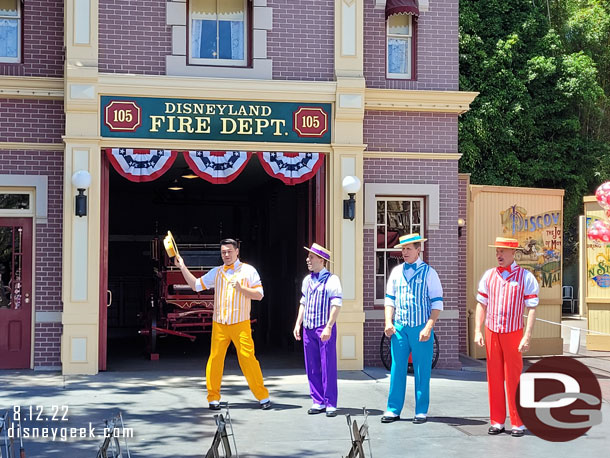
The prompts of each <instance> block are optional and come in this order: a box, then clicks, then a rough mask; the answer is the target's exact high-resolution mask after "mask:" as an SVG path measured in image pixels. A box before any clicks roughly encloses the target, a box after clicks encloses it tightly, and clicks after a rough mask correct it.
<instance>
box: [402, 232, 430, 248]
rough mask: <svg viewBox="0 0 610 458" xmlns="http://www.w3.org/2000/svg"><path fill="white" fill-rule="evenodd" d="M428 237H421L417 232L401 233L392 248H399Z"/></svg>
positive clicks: (423, 240)
mask: <svg viewBox="0 0 610 458" xmlns="http://www.w3.org/2000/svg"><path fill="white" fill-rule="evenodd" d="M426 240H428V239H425V238H423V237H422V236H421V235H419V234H418V233H417V232H414V233H413V234H407V235H401V236H400V238H399V239H398V245H394V248H401V247H403V246H405V245H408V244H409V243H417V242H425V241H426Z"/></svg>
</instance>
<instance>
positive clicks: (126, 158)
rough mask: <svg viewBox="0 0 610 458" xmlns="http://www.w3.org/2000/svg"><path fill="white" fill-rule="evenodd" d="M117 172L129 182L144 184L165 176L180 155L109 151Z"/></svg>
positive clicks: (124, 150) (167, 151)
mask: <svg viewBox="0 0 610 458" xmlns="http://www.w3.org/2000/svg"><path fill="white" fill-rule="evenodd" d="M106 154H107V156H108V159H109V160H110V163H111V164H112V165H113V166H114V168H115V170H116V171H117V172H119V174H121V175H122V176H124V177H125V178H127V179H128V180H129V181H133V182H136V183H143V182H146V181H153V180H156V179H157V178H159V177H160V176H161V175H163V174H164V173H165V172H166V171H167V170H168V169H169V168H170V167H171V166H172V164H173V163H174V161H175V160H176V157H178V153H177V152H176V151H170V150H164V149H150V150H149V149H129V148H112V149H107V150H106Z"/></svg>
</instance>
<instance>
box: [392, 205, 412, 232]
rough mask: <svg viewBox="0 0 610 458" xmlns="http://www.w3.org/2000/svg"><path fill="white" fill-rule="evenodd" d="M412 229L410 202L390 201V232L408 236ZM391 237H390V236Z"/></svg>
mask: <svg viewBox="0 0 610 458" xmlns="http://www.w3.org/2000/svg"><path fill="white" fill-rule="evenodd" d="M410 229H411V205H410V202H409V201H405V202H403V201H388V232H389V231H397V232H399V234H400V235H404V234H408V233H409V232H410ZM388 237H389V235H388Z"/></svg>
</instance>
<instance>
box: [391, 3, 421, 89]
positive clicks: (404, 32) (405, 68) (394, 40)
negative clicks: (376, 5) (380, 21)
mask: <svg viewBox="0 0 610 458" xmlns="http://www.w3.org/2000/svg"><path fill="white" fill-rule="evenodd" d="M414 22H415V21H413V16H412V15H410V14H393V15H391V16H389V17H388V19H387V21H386V24H387V25H386V27H387V33H386V37H387V77H388V78H402V79H411V78H412V75H413V63H414V57H415V52H414V49H413V23H414Z"/></svg>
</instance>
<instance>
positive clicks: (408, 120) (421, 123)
mask: <svg viewBox="0 0 610 458" xmlns="http://www.w3.org/2000/svg"><path fill="white" fill-rule="evenodd" d="M457 141H458V122H457V115H456V114H449V113H418V112H401V111H370V110H367V111H366V112H365V113H364V143H366V144H367V145H368V147H367V150H368V151H408V152H412V153H417V152H426V153H457Z"/></svg>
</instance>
